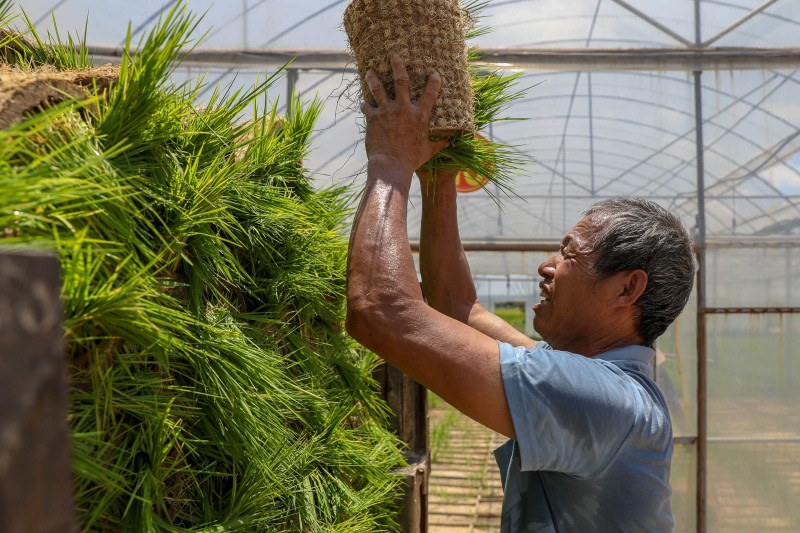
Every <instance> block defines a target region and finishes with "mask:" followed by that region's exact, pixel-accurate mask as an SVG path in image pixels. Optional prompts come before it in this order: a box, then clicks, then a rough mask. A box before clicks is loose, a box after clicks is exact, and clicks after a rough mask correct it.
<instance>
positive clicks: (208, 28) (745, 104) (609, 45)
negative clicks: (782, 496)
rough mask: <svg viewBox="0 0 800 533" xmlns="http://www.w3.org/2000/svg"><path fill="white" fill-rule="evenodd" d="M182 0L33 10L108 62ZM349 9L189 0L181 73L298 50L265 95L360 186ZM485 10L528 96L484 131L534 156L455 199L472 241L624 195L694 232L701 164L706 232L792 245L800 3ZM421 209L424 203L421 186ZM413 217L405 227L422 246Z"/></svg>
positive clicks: (488, 43)
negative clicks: (192, 30) (191, 16)
mask: <svg viewBox="0 0 800 533" xmlns="http://www.w3.org/2000/svg"><path fill="white" fill-rule="evenodd" d="M175 3H176V2H175V0H170V1H166V2H160V1H159V2H154V1H140V2H128V1H122V0H109V1H106V2H103V3H97V2H90V1H89V0H58V1H55V0H48V1H43V0H27V1H26V2H25V6H24V7H25V9H26V11H27V13H28V16H29V17H30V18H31V19H32V20H33V21H35V22H36V24H37V28H39V30H40V31H42V30H45V29H46V28H47V27H49V25H50V24H51V20H50V13H51V12H52V13H54V15H55V18H56V20H57V21H58V24H59V29H60V30H61V32H62V34H63V33H64V31H65V30H69V31H72V32H76V31H77V32H78V33H82V32H83V28H84V24H85V23H86V20H87V17H88V31H87V41H88V43H89V44H90V45H91V47H92V48H93V49H94V50H95V51H96V52H97V53H98V54H103V55H108V56H114V55H115V54H116V55H118V54H119V50H120V46H121V45H122V44H123V41H124V36H125V33H126V29H127V27H128V22H129V21H130V28H131V33H132V37H133V42H134V43H135V42H136V41H137V39H138V38H139V37H141V35H142V34H143V33H144V32H145V31H146V29H147V28H148V27H150V26H152V25H153V24H154V23H155V22H156V21H157V20H158V17H159V15H160V13H162V12H163V11H164V10H167V9H169V8H170V7H172V6H173V5H174V4H175ZM346 5H347V1H346V0H339V1H323V0H317V1H310V0H309V1H302V0H295V1H284V0H242V1H241V2H216V3H212V2H201V1H195V2H191V3H190V4H189V7H190V8H191V9H192V10H194V11H196V12H198V13H202V12H205V16H204V18H203V19H202V20H201V22H200V24H199V28H198V32H197V35H198V36H199V35H201V34H202V33H203V32H206V37H205V39H204V40H203V41H202V43H201V44H200V45H199V46H198V48H197V49H196V51H195V52H193V53H192V54H190V55H189V56H187V58H186V62H185V63H184V66H183V67H182V68H181V69H179V70H178V72H176V80H178V81H181V80H184V79H191V78H195V77H197V76H199V75H204V76H205V79H206V81H208V82H210V83H215V82H222V83H234V84H251V83H253V81H254V80H255V79H257V78H258V77H260V78H261V79H263V77H264V73H265V72H266V71H268V72H274V71H275V69H276V68H277V66H278V65H280V64H282V63H283V61H285V59H286V58H289V57H292V56H297V60H296V61H295V62H294V63H293V64H292V65H290V70H289V71H288V72H289V74H288V75H287V76H286V77H285V80H286V81H285V82H281V83H278V84H276V85H275V86H274V87H273V89H271V96H273V97H276V98H280V101H281V102H286V100H287V98H286V92H287V90H289V89H290V88H291V89H294V90H295V91H297V92H299V93H300V94H302V95H303V96H304V97H306V98H308V99H310V98H313V97H314V96H315V95H319V96H320V97H321V98H323V99H325V100H326V107H325V111H324V113H323V115H322V118H321V120H320V122H319V124H318V128H319V129H318V131H317V133H316V135H315V138H314V145H315V151H314V152H313V154H312V155H311V156H310V157H309V159H308V161H306V162H305V164H306V166H307V167H308V168H309V169H310V171H311V172H313V173H314V175H315V176H316V179H317V182H318V183H319V184H320V186H326V185H334V184H341V183H351V182H358V181H359V180H360V179H363V170H364V166H365V158H364V154H363V147H362V146H361V139H362V133H361V126H362V125H363V124H362V121H361V119H360V113H359V112H358V100H359V96H358V95H357V93H356V91H355V89H354V87H353V81H354V80H355V76H356V75H355V71H354V65H353V63H352V61H351V60H350V59H349V56H348V54H347V51H346V39H345V35H344V32H343V30H342V28H341V20H342V13H343V11H344V8H345V6H346ZM484 14H485V18H484V20H483V22H484V23H485V24H487V25H488V26H490V27H491V28H492V29H493V32H492V33H489V34H487V35H485V36H482V37H480V38H479V40H478V41H477V44H479V45H480V46H481V47H482V48H483V49H484V50H486V51H491V54H490V55H489V56H488V57H487V59H486V63H487V68H504V69H508V70H513V71H519V72H522V75H521V77H520V79H519V84H520V87H526V88H528V91H527V96H526V97H525V98H523V99H522V100H520V101H519V102H517V103H515V104H514V105H513V106H512V107H511V108H510V109H508V111H507V116H509V117H518V118H525V119H528V120H523V121H504V122H499V123H496V124H494V125H493V126H492V127H491V128H490V129H489V130H488V131H486V132H484V134H487V135H490V136H492V137H493V138H495V139H497V140H500V141H502V142H505V143H508V144H511V145H513V146H515V147H516V149H517V150H518V151H519V152H520V153H521V154H524V156H525V157H526V160H527V161H528V163H527V164H526V165H525V167H524V168H523V169H522V171H521V172H519V174H518V175H517V177H516V183H515V186H514V190H515V191H516V193H517V196H510V197H508V196H503V195H502V194H500V195H499V202H497V201H495V199H494V198H493V197H492V194H487V193H486V191H479V192H477V193H472V194H464V195H462V196H461V198H460V216H461V233H462V237H463V238H464V239H465V242H467V243H474V244H475V246H476V247H480V246H484V247H488V248H491V247H492V245H496V246H495V248H497V249H500V248H502V246H500V245H502V244H503V243H506V245H507V247H508V248H509V249H520V250H521V249H538V248H547V247H548V246H552V242H554V240H555V239H558V238H560V236H561V235H562V234H563V233H564V232H565V231H566V230H568V229H569V228H570V227H571V226H572V224H574V223H575V222H576V221H577V219H578V218H579V217H580V213H581V211H582V210H583V209H585V208H586V207H588V206H589V205H590V204H591V203H592V202H593V201H594V200H596V199H601V198H606V197H609V196H613V195H619V194H634V195H640V196H645V197H648V198H651V199H653V200H655V201H657V202H659V203H661V204H662V205H664V206H666V207H668V208H669V209H670V210H672V211H673V212H675V213H677V214H679V215H680V216H681V217H682V218H683V219H684V221H685V223H686V225H687V227H689V228H690V229H693V230H696V227H697V224H698V223H699V220H700V218H702V217H698V190H699V188H698V176H699V175H700V174H701V173H699V172H698V165H699V164H700V165H701V170H702V177H703V180H704V186H703V187H702V191H703V194H704V198H703V199H700V202H701V203H702V204H703V205H705V210H704V214H705V224H706V234H707V235H708V238H709V239H717V240H718V241H729V240H739V241H742V239H764V238H776V237H780V238H781V239H784V240H786V239H790V240H792V239H794V240H796V239H798V238H800V103H799V102H798V98H797V95H798V94H800V77H798V73H797V69H798V68H800V1H798V0H767V1H763V0H729V1H717V0H703V1H695V0H674V1H672V2H662V1H657V0H505V1H503V0H500V1H493V2H488V5H487V7H486V8H485V10H484ZM698 131H699V132H701V135H698V133H697V132H698ZM699 143H700V145H701V146H702V150H698V144H699ZM489 189H490V192H491V193H498V192H499V191H498V190H496V189H493V186H491V185H490V186H489ZM412 201H413V204H414V210H416V208H418V206H419V204H420V202H419V195H418V193H415V195H414V197H413V198H412ZM415 212H416V211H415ZM417 214H418V213H417ZM418 218H419V217H418V216H416V215H414V216H412V217H411V220H410V223H409V224H410V228H409V229H410V233H411V238H412V240H414V239H415V237H416V236H417V235H418V231H419V226H418ZM537 243H538V244H537ZM526 247H527V248H526ZM513 270H514V269H513V268H511V267H504V268H501V269H499V270H498V269H495V271H493V272H491V273H498V274H512V273H517V272H514V271H513ZM487 273H490V272H488V271H487Z"/></svg>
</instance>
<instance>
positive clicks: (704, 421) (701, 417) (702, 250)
mask: <svg viewBox="0 0 800 533" xmlns="http://www.w3.org/2000/svg"><path fill="white" fill-rule="evenodd" d="M700 27H701V26H700V1H699V0H695V34H696V38H698V39H699V38H700ZM702 76H703V73H702V71H700V70H695V71H694V111H695V144H696V152H697V232H696V235H695V242H696V243H697V246H696V247H695V253H696V254H697V285H696V287H697V480H696V485H697V495H696V526H697V528H696V529H697V533H705V531H706V511H707V509H706V505H707V502H706V490H707V484H708V441H707V438H708V408H707V388H706V387H707V377H706V285H705V276H706V247H705V244H706V216H705V215H706V213H705V208H706V205H705V160H704V152H703V150H704V146H705V145H704V141H703V85H702Z"/></svg>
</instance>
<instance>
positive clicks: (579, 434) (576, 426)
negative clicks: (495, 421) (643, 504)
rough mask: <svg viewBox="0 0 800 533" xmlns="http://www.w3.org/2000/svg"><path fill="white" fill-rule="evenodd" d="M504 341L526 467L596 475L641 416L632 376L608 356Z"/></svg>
mask: <svg viewBox="0 0 800 533" xmlns="http://www.w3.org/2000/svg"><path fill="white" fill-rule="evenodd" d="M499 345H500V369H501V373H502V376H503V384H504V386H505V390H506V397H507V399H508V405H509V409H510V410H511V418H512V420H513V422H514V430H515V432H516V436H517V442H518V444H519V452H520V460H521V466H522V470H523V471H528V470H543V471H551V472H563V473H565V474H569V475H572V476H576V477H579V478H590V477H592V476H594V475H595V474H597V473H598V472H600V471H601V470H602V469H603V468H605V466H607V465H608V464H609V463H610V462H611V460H612V459H613V458H614V456H615V454H616V453H617V451H618V450H619V449H620V447H621V445H622V443H623V442H624V441H625V439H626V438H627V437H628V435H629V434H630V432H631V429H632V428H633V426H634V422H635V420H636V415H637V399H638V397H639V396H638V394H637V393H636V391H635V387H634V385H633V384H632V382H631V380H630V378H628V376H626V375H625V373H624V372H622V370H620V369H619V368H618V367H616V366H615V365H613V364H611V363H608V362H606V361H602V360H597V359H590V358H587V357H582V356H579V355H575V354H571V353H567V352H560V351H557V350H552V349H547V348H542V347H539V346H537V347H536V348H522V347H520V348H514V347H512V346H511V345H509V344H506V343H503V342H500V343H499Z"/></svg>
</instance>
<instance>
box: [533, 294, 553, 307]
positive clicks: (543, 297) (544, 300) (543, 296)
mask: <svg viewBox="0 0 800 533" xmlns="http://www.w3.org/2000/svg"><path fill="white" fill-rule="evenodd" d="M539 297H540V298H541V300H539V303H537V304H535V305H534V306H533V310H534V311H536V310H537V309H538V308H540V307H541V306H543V305H545V304H547V303H550V302H551V301H552V298H550V297H549V296H548V295H547V294H546V293H545V292H544V291H542V292H541V293H540V294H539Z"/></svg>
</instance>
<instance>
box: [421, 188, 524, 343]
mask: <svg viewBox="0 0 800 533" xmlns="http://www.w3.org/2000/svg"><path fill="white" fill-rule="evenodd" d="M453 178H454V177H453V176H450V175H446V176H443V177H442V179H438V180H437V181H436V187H435V189H434V186H433V183H434V181H433V179H434V178H431V179H428V180H426V181H425V182H423V183H422V231H421V236H420V257H419V263H420V271H421V274H422V289H423V292H424V293H425V298H426V300H427V301H428V304H429V305H430V306H431V307H433V308H434V309H436V310H438V311H440V312H441V313H444V314H446V315H447V316H449V317H451V318H454V319H456V320H458V321H460V322H463V323H465V324H467V325H469V326H470V327H472V328H475V329H476V330H478V331H480V332H481V333H483V334H485V335H488V336H490V337H492V338H493V339H499V340H502V341H504V342H508V343H510V344H512V345H514V346H533V345H534V344H535V342H534V341H533V340H531V339H529V338H528V337H526V336H525V335H523V334H522V333H520V332H519V331H517V330H516V329H514V328H513V327H511V326H510V325H509V324H508V323H507V322H505V321H504V320H503V319H501V318H499V317H497V316H496V315H494V314H493V313H490V312H489V311H488V310H487V309H486V308H484V307H483V306H482V305H481V304H480V302H479V301H478V297H477V293H476V291H475V283H474V281H473V279H472V272H471V271H470V268H469V263H468V262H467V256H466V254H465V253H464V248H463V246H462V244H461V238H460V235H459V232H458V214H457V211H458V209H457V203H456V194H457V193H456V184H455V179H453Z"/></svg>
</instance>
